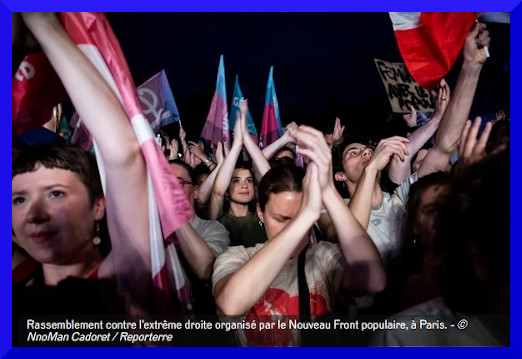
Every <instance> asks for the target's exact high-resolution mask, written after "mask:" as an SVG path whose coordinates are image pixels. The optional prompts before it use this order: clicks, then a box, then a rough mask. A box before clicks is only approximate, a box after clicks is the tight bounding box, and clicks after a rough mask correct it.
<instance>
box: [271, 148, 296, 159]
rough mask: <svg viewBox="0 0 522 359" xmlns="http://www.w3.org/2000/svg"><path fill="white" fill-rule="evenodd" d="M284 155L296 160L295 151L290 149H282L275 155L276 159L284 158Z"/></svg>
mask: <svg viewBox="0 0 522 359" xmlns="http://www.w3.org/2000/svg"><path fill="white" fill-rule="evenodd" d="M283 157H288V158H291V159H293V160H295V156H294V153H293V152H292V151H289V150H284V151H280V152H278V153H276V155H275V156H274V159H278V158H283Z"/></svg>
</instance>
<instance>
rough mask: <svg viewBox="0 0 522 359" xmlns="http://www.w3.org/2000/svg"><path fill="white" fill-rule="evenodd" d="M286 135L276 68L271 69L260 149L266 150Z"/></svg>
mask: <svg viewBox="0 0 522 359" xmlns="http://www.w3.org/2000/svg"><path fill="white" fill-rule="evenodd" d="M283 133H284V130H283V126H282V125H281V117H280V116H279V102H278V101H277V95H276V92H275V85H274V67H273V66H272V67H270V74H269V75H268V83H267V85H266V96H265V109H264V110H263V122H262V123H261V135H260V137H259V148H265V147H266V146H268V145H269V144H271V143H272V142H274V141H275V140H277V139H278V138H279V137H281V136H282V135H283Z"/></svg>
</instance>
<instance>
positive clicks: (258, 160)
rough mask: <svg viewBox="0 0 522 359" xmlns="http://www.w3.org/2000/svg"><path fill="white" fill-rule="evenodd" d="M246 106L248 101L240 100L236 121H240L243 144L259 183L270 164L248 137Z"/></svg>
mask: <svg viewBox="0 0 522 359" xmlns="http://www.w3.org/2000/svg"><path fill="white" fill-rule="evenodd" d="M247 108H248V102H247V101H246V100H241V102H240V103H239V113H238V119H237V121H236V122H240V124H241V132H242V134H243V144H244V146H245V149H246V150H247V152H248V154H249V155H250V158H252V165H253V167H254V172H255V175H256V181H257V182H258V183H259V182H260V181H261V178H263V176H264V175H265V173H267V172H268V170H269V169H270V164H268V161H267V159H266V157H265V156H264V155H263V152H261V150H260V149H259V147H258V146H257V144H256V143H255V142H254V141H253V140H252V137H250V134H249V133H248V128H247V125H246V113H247Z"/></svg>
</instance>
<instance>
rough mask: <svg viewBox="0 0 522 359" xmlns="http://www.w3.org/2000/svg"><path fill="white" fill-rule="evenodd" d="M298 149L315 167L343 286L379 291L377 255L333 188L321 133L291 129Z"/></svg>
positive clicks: (381, 277) (382, 282) (381, 278)
mask: <svg viewBox="0 0 522 359" xmlns="http://www.w3.org/2000/svg"><path fill="white" fill-rule="evenodd" d="M295 136H296V139H297V143H298V145H299V150H300V151H301V153H302V154H303V156H306V157H307V158H309V159H310V160H311V161H312V163H313V164H314V165H316V166H317V168H318V180H319V183H320V185H321V191H322V193H323V195H322V203H323V204H324V206H325V207H326V210H327V211H328V213H329V214H330V220H331V223H332V225H333V227H334V228H335V230H336V232H337V234H338V235H337V238H338V241H339V245H340V247H341V251H342V253H343V256H344V259H345V260H346V263H347V264H348V267H347V268H346V270H345V274H344V276H343V281H342V283H341V284H342V286H343V289H346V290H352V291H356V292H363V293H374V292H380V291H382V290H383V289H384V287H385V285H386V274H385V271H384V267H383V265H382V261H381V257H380V255H379V252H378V251H377V248H376V247H375V244H374V243H373V241H372V240H371V238H370V237H369V236H368V233H367V232H366V230H365V229H364V228H363V227H362V226H361V225H360V224H359V222H358V221H357V219H356V218H355V216H354V215H353V214H352V211H351V210H350V209H349V208H348V207H347V206H346V204H345V203H344V201H343V199H342V198H341V196H340V195H339V192H337V190H336V189H335V185H334V182H333V176H332V155H331V152H330V148H329V146H328V145H327V143H326V140H325V139H324V137H323V134H322V133H321V132H319V131H317V130H316V129H313V128H311V127H307V126H300V127H299V130H298V131H297V132H296V133H295Z"/></svg>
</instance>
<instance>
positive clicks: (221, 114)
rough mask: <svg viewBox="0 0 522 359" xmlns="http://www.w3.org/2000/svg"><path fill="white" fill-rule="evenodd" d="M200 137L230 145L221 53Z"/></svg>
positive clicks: (223, 66)
mask: <svg viewBox="0 0 522 359" xmlns="http://www.w3.org/2000/svg"><path fill="white" fill-rule="evenodd" d="M201 137H202V138H204V139H206V140H209V141H211V142H214V143H215V144H217V143H218V142H222V143H223V144H224V145H226V146H227V147H230V135H229V132H228V106H227V87H226V84H225V64H224V61H223V55H221V57H220V59H219V67H218V74H217V81H216V92H214V97H213V98H212V103H211V104H210V111H209V112H208V115H207V120H206V121H205V125H204V126H203V131H201Z"/></svg>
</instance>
